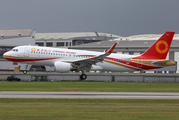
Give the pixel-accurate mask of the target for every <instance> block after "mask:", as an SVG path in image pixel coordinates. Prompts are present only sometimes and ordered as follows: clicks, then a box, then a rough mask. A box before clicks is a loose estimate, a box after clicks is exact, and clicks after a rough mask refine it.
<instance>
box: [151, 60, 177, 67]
mask: <svg viewBox="0 0 179 120" xmlns="http://www.w3.org/2000/svg"><path fill="white" fill-rule="evenodd" d="M152 64H153V65H155V66H172V65H175V62H174V61H171V60H164V61H157V62H152Z"/></svg>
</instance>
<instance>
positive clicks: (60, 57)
mask: <svg viewBox="0 0 179 120" xmlns="http://www.w3.org/2000/svg"><path fill="white" fill-rule="evenodd" d="M102 53H103V52H93V51H85V50H74V49H64V48H51V47H40V46H18V47H15V48H13V49H12V50H11V51H9V52H6V53H5V54H4V55H3V56H4V58H5V59H7V60H10V61H13V62H21V63H27V64H32V65H43V66H54V63H55V62H56V61H61V62H65V63H72V62H74V61H78V60H83V59H89V58H91V57H95V56H99V55H101V54H102ZM133 57H136V56H133V55H125V54H116V53H112V54H110V55H109V56H107V57H104V60H103V61H102V62H98V63H96V64H95V65H92V68H91V69H94V70H106V71H116V72H117V71H118V72H122V71H141V70H147V69H155V68H161V67H158V66H153V65H152V64H151V62H152V61H151V60H150V61H148V62H143V61H141V59H137V60H134V59H132V58H133Z"/></svg>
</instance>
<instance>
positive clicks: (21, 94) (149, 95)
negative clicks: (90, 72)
mask: <svg viewBox="0 0 179 120" xmlns="http://www.w3.org/2000/svg"><path fill="white" fill-rule="evenodd" d="M0 98H89V99H179V93H178V92H171V93H170V92H50V91H49V92H48V91H47V92H39V91H1V92H0Z"/></svg>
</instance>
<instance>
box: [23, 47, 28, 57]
mask: <svg viewBox="0 0 179 120" xmlns="http://www.w3.org/2000/svg"><path fill="white" fill-rule="evenodd" d="M24 57H29V47H25V48H24Z"/></svg>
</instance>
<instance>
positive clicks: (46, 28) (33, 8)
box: [0, 0, 179, 37]
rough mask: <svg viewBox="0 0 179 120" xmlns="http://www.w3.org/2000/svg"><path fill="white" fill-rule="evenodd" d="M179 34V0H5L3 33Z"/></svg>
mask: <svg viewBox="0 0 179 120" xmlns="http://www.w3.org/2000/svg"><path fill="white" fill-rule="evenodd" d="M12 29H36V32H37V33H41V32H94V31H97V32H103V33H112V34H116V35H120V36H124V37H127V36H131V35H138V34H162V33H164V32H165V31H167V30H170V31H175V32H176V33H177V34H179V0H1V1H0V30H12Z"/></svg>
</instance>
